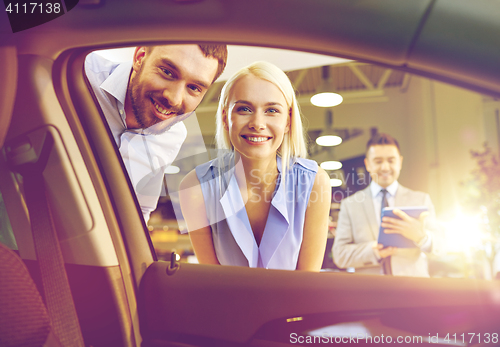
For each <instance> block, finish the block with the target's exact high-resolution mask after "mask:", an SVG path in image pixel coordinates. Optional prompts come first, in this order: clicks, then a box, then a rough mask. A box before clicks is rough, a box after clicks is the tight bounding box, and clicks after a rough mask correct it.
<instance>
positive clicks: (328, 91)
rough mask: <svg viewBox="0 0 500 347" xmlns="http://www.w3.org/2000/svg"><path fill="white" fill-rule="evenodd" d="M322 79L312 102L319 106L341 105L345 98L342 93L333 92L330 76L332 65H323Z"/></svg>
mask: <svg viewBox="0 0 500 347" xmlns="http://www.w3.org/2000/svg"><path fill="white" fill-rule="evenodd" d="M321 74H322V79H321V80H322V81H321V85H320V86H319V88H318V90H317V93H315V94H314V95H313V96H312V97H311V104H313V105H314V106H317V107H333V106H337V105H340V104H341V103H342V101H343V100H344V98H342V96H341V95H340V94H337V93H334V92H333V87H332V83H331V78H330V67H329V66H323V67H321Z"/></svg>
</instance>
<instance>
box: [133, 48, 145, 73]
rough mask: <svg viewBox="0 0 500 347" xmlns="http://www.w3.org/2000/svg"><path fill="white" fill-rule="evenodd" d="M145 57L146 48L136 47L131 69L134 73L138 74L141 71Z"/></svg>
mask: <svg viewBox="0 0 500 347" xmlns="http://www.w3.org/2000/svg"><path fill="white" fill-rule="evenodd" d="M145 57H146V47H136V49H135V52H134V60H133V65H132V68H133V69H134V71H135V72H139V71H140V70H141V67H142V64H143V62H144V58H145Z"/></svg>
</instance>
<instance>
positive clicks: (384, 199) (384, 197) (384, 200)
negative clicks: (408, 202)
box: [380, 189, 389, 217]
mask: <svg viewBox="0 0 500 347" xmlns="http://www.w3.org/2000/svg"><path fill="white" fill-rule="evenodd" d="M381 192H382V204H381V205H380V216H381V217H382V210H383V209H384V207H389V202H388V201H387V193H388V192H387V189H382V190H381Z"/></svg>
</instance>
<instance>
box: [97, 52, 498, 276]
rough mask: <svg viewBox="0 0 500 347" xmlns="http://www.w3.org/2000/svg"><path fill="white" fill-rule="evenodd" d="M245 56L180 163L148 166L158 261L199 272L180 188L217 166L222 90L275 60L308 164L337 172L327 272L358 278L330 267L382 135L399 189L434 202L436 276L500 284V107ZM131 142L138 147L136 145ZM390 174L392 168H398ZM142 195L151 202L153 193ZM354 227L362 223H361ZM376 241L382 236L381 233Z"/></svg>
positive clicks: (443, 91) (347, 72)
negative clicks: (371, 145)
mask: <svg viewBox="0 0 500 347" xmlns="http://www.w3.org/2000/svg"><path fill="white" fill-rule="evenodd" d="M239 48H240V50H241V51H240V52H238V50H237V49H236V50H235V51H234V52H236V53H235V57H236V54H237V53H242V54H240V55H238V56H237V57H238V58H235V59H233V60H231V53H232V51H231V49H230V51H229V56H230V60H229V62H228V69H227V71H226V72H225V73H224V74H223V75H222V76H221V78H220V79H219V80H218V81H216V82H215V83H214V84H213V85H212V86H211V87H210V89H209V90H208V92H207V93H206V95H205V98H204V99H203V101H202V102H201V103H200V105H199V106H198V108H197V109H196V112H195V113H194V114H193V115H192V116H190V117H189V118H187V119H186V120H185V121H184V123H185V127H186V133H187V135H186V139H185V140H184V142H183V145H182V147H181V148H180V150H179V154H178V155H177V156H176V159H175V161H174V162H173V163H172V164H171V165H167V166H165V165H162V163H161V162H154V161H151V160H149V159H148V163H149V164H150V165H151V167H154V168H156V169H157V171H158V172H160V171H161V172H160V176H161V177H160V178H159V179H160V180H162V181H163V183H164V187H165V186H166V189H165V188H162V190H161V192H159V193H158V192H153V193H151V194H150V196H153V197H154V196H155V195H156V194H157V193H158V194H157V195H159V196H160V198H159V201H158V205H157V208H156V209H155V210H154V212H152V213H151V215H150V218H149V219H148V222H147V226H148V229H149V232H150V235H151V238H152V240H153V243H154V246H155V249H156V252H157V255H158V257H159V258H160V259H166V260H169V259H170V253H171V252H172V251H175V252H176V253H177V254H178V255H179V258H180V259H181V261H187V262H197V258H196V256H195V254H194V252H193V248H192V245H191V242H190V240H189V236H188V234H187V233H186V232H185V231H186V230H185V229H186V225H185V223H184V221H183V219H182V215H181V213H180V208H179V200H178V194H177V190H178V185H179V183H180V181H181V180H182V178H183V177H185V175H186V174H187V173H188V172H189V171H191V170H193V169H194V168H195V167H196V166H197V165H200V164H202V163H204V162H206V161H208V160H211V159H213V158H215V157H216V151H215V145H214V133H215V113H216V110H217V105H218V100H219V96H220V93H221V89H222V86H223V85H224V82H225V80H226V79H227V78H228V77H229V76H230V75H231V73H233V72H234V71H236V70H237V69H238V68H240V67H242V66H245V65H247V64H249V63H251V62H252V61H254V60H270V61H271V62H274V63H276V64H277V65H278V66H279V67H281V68H282V69H283V70H285V71H286V73H287V75H288V76H289V78H290V80H291V81H292V83H293V84H294V87H295V89H296V90H297V98H298V102H299V104H300V107H301V111H302V114H303V116H304V119H305V122H304V124H305V127H306V129H307V135H308V137H309V146H308V157H309V158H311V159H313V160H315V161H316V162H318V164H321V163H325V162H332V161H335V162H337V163H329V165H331V166H330V168H328V169H327V173H328V174H329V175H330V178H331V185H332V204H331V210H330V220H331V223H330V227H329V237H328V243H327V247H326V252H325V257H324V262H323V270H324V271H350V272H358V271H356V270H355V269H354V268H355V266H346V267H345V268H339V264H338V262H337V263H336V262H334V261H333V259H332V252H331V248H332V244H333V240H334V237H335V234H336V228H337V221H338V215H339V208H340V202H341V201H342V199H344V198H346V197H348V196H350V195H352V194H353V193H355V192H357V191H360V190H362V189H365V188H366V187H368V185H369V183H370V175H369V173H368V171H367V169H366V167H365V152H366V143H367V141H368V140H369V139H370V138H371V137H372V136H373V135H374V134H376V133H388V134H390V135H392V136H394V137H395V138H396V139H397V140H398V141H399V145H400V150H401V154H402V156H403V158H404V160H403V162H402V168H401V172H400V176H399V179H398V182H399V184H400V185H401V186H404V187H408V188H410V189H412V190H416V191H421V192H425V193H428V194H429V196H430V199H431V200H432V202H433V205H434V207H435V211H436V217H437V218H436V220H437V228H438V229H439V233H440V237H441V236H442V238H441V239H440V240H441V246H442V247H440V248H441V252H439V253H437V254H432V253H428V254H427V253H426V254H425V258H427V259H428V271H429V274H430V276H432V277H465V278H484V279H491V278H493V277H494V276H495V275H496V271H497V268H496V265H495V255H496V249H497V248H499V246H498V245H499V244H498V242H497V241H496V237H497V236H496V235H497V234H496V233H497V230H498V228H499V227H500V218H499V217H498V213H497V211H498V206H497V204H498V203H497V202H496V199H495V198H494V196H495V194H497V193H498V192H497V189H498V188H497V187H499V186H500V185H497V184H496V180H497V178H496V177H498V171H499V169H500V167H499V165H498V162H499V161H498V153H499V150H500V135H499V134H500V116H499V109H500V102H499V101H498V100H497V99H494V98H492V97H489V96H485V95H482V94H479V93H476V92H473V91H469V90H466V89H463V88H460V87H457V86H453V85H449V84H445V83H442V82H439V81H434V80H431V79H428V78H424V77H421V76H416V75H411V74H409V73H406V72H403V71H398V70H394V69H389V68H387V67H382V66H377V65H374V64H369V63H364V62H356V61H348V60H341V59H337V58H332V57H321V56H312V55H311V56H308V55H306V54H305V53H300V52H289V53H288V55H289V57H288V58H287V59H284V58H283V56H285V57H286V56H287V53H283V51H280V50H276V51H273V50H268V49H262V48H249V47H239ZM259 50H260V51H259ZM278 53H279V54H284V55H279V54H278ZM99 54H100V55H102V56H105V57H107V58H108V59H110V60H115V61H126V60H130V57H131V55H132V54H133V49H128V51H125V54H124V55H120V54H121V53H117V52H116V51H106V52H100V53H99ZM313 57H314V59H313ZM325 88H330V90H331V91H334V92H337V93H339V94H341V95H342V96H343V102H342V103H341V104H340V105H338V106H335V107H326V108H325V107H317V106H313V105H312V104H311V101H310V97H311V96H312V95H313V94H315V93H316V92H317V91H319V90H320V89H322V90H323V89H325ZM321 135H335V136H339V137H340V138H341V139H342V142H341V143H340V144H338V145H336V146H321V145H319V144H317V143H316V139H317V138H318V137H320V136H321ZM129 140H130V142H129V143H130V144H133V141H135V140H136V139H129ZM145 153H146V152H145ZM146 156H147V153H146ZM150 159H151V158H150ZM125 165H126V166H127V163H126V162H125ZM324 165H328V164H324ZM387 165H389V166H390V165H394V163H393V159H391V160H388V161H387ZM164 166H165V167H164ZM158 172H157V173H158ZM163 172H165V175H163ZM153 176H154V174H152V175H151V177H153ZM132 183H133V184H135V186H136V187H140V188H142V189H146V188H145V186H144V185H141V184H142V183H144V181H142V183H141V177H139V176H137V177H135V178H132ZM142 192H143V193H146V195H148V193H149V192H147V189H146V190H143V191H142ZM153 203H154V202H153ZM200 213H204V212H203V211H200ZM369 213H371V212H369ZM354 218H358V219H362V218H365V217H364V216H363V214H361V215H359V216H358V217H354ZM374 232H375V233H377V232H378V226H377V227H376V230H375V231H374ZM356 237H357V236H356ZM370 237H371V238H372V239H373V240H374V236H370ZM353 242H355V240H353ZM436 242H437V241H436ZM363 265H364V264H361V267H363ZM357 266H359V264H358V265H357Z"/></svg>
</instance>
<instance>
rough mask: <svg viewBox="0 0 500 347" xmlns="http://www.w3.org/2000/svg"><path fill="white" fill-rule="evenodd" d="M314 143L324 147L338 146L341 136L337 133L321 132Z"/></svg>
mask: <svg viewBox="0 0 500 347" xmlns="http://www.w3.org/2000/svg"><path fill="white" fill-rule="evenodd" d="M316 143H317V144H318V145H320V146H326V147H331V146H338V145H340V144H341V143H342V138H341V137H340V136H337V135H327V134H324V135H323V134H322V135H321V136H319V137H318V138H317V139H316Z"/></svg>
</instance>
